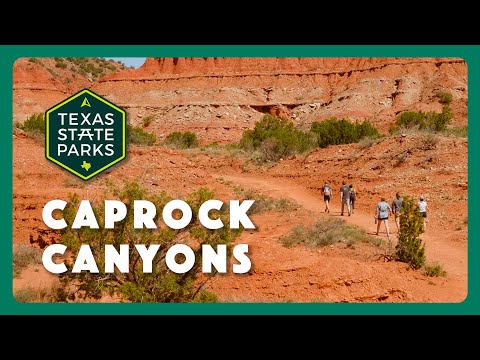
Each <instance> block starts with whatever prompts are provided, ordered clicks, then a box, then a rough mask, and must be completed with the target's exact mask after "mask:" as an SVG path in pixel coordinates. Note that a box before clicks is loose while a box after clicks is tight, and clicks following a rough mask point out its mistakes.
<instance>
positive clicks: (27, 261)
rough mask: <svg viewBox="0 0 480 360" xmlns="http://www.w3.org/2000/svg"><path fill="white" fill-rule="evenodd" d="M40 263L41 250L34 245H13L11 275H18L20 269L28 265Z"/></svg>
mask: <svg viewBox="0 0 480 360" xmlns="http://www.w3.org/2000/svg"><path fill="white" fill-rule="evenodd" d="M41 263H42V252H41V251H40V250H39V249H37V248H34V247H31V246H28V245H24V244H17V245H15V246H14V247H13V276H14V277H17V276H19V275H20V273H21V272H22V270H23V269H24V268H26V267H27V266H29V265H38V264H41Z"/></svg>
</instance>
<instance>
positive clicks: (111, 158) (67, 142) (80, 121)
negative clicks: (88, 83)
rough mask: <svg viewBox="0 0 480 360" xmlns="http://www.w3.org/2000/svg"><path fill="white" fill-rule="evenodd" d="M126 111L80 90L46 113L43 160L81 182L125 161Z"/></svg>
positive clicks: (91, 93)
mask: <svg viewBox="0 0 480 360" xmlns="http://www.w3.org/2000/svg"><path fill="white" fill-rule="evenodd" d="M125 128H126V117H125V111H124V110H122V109H120V108H119V107H118V106H116V105H115V104H113V103H111V102H110V101H108V100H106V99H104V98H102V97H101V96H100V95H97V94H95V93H94V92H93V91H91V90H87V89H85V90H81V91H79V92H78V93H76V94H74V95H72V96H70V97H69V98H68V99H66V100H64V101H62V102H61V103H59V104H57V105H55V106H54V107H52V108H50V109H48V110H47V112H46V113H45V156H46V157H47V159H48V160H50V161H52V162H54V163H55V164H57V165H60V166H61V167H63V168H64V169H66V170H68V171H70V172H71V173H72V174H75V175H76V176H78V177H79V178H81V179H83V180H89V179H91V178H92V177H94V176H95V175H98V174H100V173H101V172H102V171H104V170H106V169H108V168H109V167H111V166H113V165H115V164H116V163H118V162H119V161H122V160H123V159H125V153H126V146H125V143H126V141H125V131H126V130H125Z"/></svg>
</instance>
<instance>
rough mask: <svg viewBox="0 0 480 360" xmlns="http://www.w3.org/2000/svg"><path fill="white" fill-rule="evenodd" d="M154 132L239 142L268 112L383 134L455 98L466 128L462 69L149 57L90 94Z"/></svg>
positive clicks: (392, 61) (431, 63)
mask: <svg viewBox="0 0 480 360" xmlns="http://www.w3.org/2000/svg"><path fill="white" fill-rule="evenodd" d="M92 88H93V89H94V90H95V91H97V92H99V93H100V94H103V95H105V96H106V97H107V98H110V99H111V100H112V101H114V102H116V103H118V104H119V105H121V106H123V107H125V108H126V109H127V110H128V112H129V114H130V122H131V123H132V124H137V123H139V122H140V121H141V119H142V118H143V117H144V116H147V115H153V116H154V118H155V122H154V123H153V124H152V125H151V130H152V131H155V132H156V133H157V134H158V135H159V136H160V137H163V136H165V135H166V134H168V133H169V132H171V131H176V130H179V131H180V130H191V131H195V132H197V134H198V135H199V136H200V138H202V139H203V141H204V142H211V141H220V142H228V141H237V140H238V139H239V137H240V136H241V133H242V132H243V131H244V130H245V129H249V128H252V127H253V126H254V123H255V121H257V120H258V119H260V118H261V116H262V115H263V114H264V113H266V112H268V113H272V114H276V115H278V116H284V117H289V118H290V119H292V120H293V121H294V122H296V123H297V124H299V125H303V126H305V127H308V125H309V124H310V123H311V122H312V121H317V120H322V119H326V118H328V117H332V116H336V117H347V118H350V119H352V120H362V119H370V120H371V121H373V122H374V123H375V124H376V125H377V126H378V127H379V128H380V129H381V130H383V131H386V129H387V128H388V126H389V125H390V124H391V123H392V122H393V121H394V119H395V116H396V114H398V113H399V112H401V111H406V110H423V111H440V110H441V105H440V104H439V102H438V99H436V98H435V96H434V94H435V92H436V91H438V90H446V91H449V92H451V93H452V95H453V98H454V101H453V104H452V109H453V112H454V115H455V118H454V123H456V124H466V121H467V105H466V104H467V102H466V100H467V67H466V64H465V62H464V61H463V60H462V59H458V58H150V59H147V61H146V62H145V64H144V65H143V66H142V67H140V68H139V69H136V70H127V71H123V72H119V73H116V74H112V75H109V76H106V77H104V78H102V79H101V80H100V81H99V82H98V83H96V84H94V85H93V87H92Z"/></svg>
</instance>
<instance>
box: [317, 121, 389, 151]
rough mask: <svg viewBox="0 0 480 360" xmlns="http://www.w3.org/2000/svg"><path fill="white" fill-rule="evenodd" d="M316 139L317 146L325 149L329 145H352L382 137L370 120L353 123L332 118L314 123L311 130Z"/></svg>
mask: <svg viewBox="0 0 480 360" xmlns="http://www.w3.org/2000/svg"><path fill="white" fill-rule="evenodd" d="M310 131H311V132H312V133H313V134H314V135H315V139H316V146H318V147H320V148H325V147H327V146H329V145H340V144H351V143H355V142H359V141H360V140H362V139H364V138H370V139H376V138H379V137H380V133H379V132H378V130H377V128H375V126H373V125H372V123H370V122H369V121H368V120H365V121H363V122H362V123H352V122H350V121H348V120H346V119H340V120H339V119H336V118H331V119H328V120H325V121H322V122H314V123H313V124H312V127H311V130H310Z"/></svg>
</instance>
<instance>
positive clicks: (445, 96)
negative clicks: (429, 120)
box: [435, 91, 453, 105]
mask: <svg viewBox="0 0 480 360" xmlns="http://www.w3.org/2000/svg"><path fill="white" fill-rule="evenodd" d="M435 96H436V97H437V98H438V100H439V101H440V103H441V104H443V105H449V104H450V103H451V102H452V100H453V96H452V94H450V93H449V92H446V91H437V92H436V93H435Z"/></svg>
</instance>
